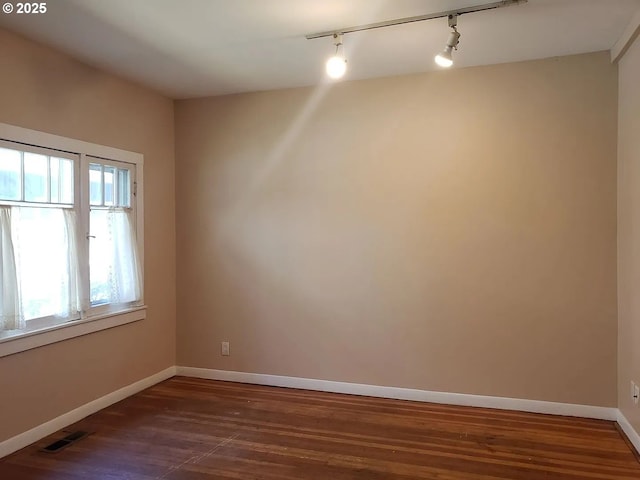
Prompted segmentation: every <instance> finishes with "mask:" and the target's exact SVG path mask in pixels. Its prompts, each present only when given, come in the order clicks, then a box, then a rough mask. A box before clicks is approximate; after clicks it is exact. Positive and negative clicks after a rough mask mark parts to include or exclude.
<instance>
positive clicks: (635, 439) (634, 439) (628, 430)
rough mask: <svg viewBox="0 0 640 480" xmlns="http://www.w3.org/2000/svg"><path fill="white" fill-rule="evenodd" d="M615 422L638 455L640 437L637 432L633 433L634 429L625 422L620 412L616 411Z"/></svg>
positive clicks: (639, 452)
mask: <svg viewBox="0 0 640 480" xmlns="http://www.w3.org/2000/svg"><path fill="white" fill-rule="evenodd" d="M616 420H617V422H618V425H620V428H622V431H623V432H624V433H625V435H626V436H627V438H628V439H629V441H630V442H631V443H632V444H633V446H634V447H635V448H636V452H638V454H640V435H639V434H638V432H636V431H635V429H634V428H633V427H632V426H631V423H629V420H627V418H626V417H625V416H624V415H623V414H622V412H621V411H620V410H618V418H617V419H616Z"/></svg>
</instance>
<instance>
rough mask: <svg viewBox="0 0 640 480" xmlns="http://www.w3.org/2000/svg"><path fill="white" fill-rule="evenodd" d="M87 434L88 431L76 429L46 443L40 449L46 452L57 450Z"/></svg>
mask: <svg viewBox="0 0 640 480" xmlns="http://www.w3.org/2000/svg"><path fill="white" fill-rule="evenodd" d="M87 435H89V432H83V431H81V430H78V431H77V432H73V433H70V434H69V435H67V436H66V437H64V438H61V439H60V440H56V441H55V442H53V443H51V444H49V445H47V446H46V447H44V448H43V449H42V450H41V451H43V452H47V453H56V452H59V451H60V450H62V449H63V448H66V447H68V446H69V445H71V444H72V443H75V442H77V441H78V440H80V439H82V438H84V437H86V436H87Z"/></svg>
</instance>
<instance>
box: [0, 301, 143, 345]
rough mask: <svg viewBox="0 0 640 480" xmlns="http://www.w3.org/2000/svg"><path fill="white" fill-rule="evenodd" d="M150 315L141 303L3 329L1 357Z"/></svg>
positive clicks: (1, 333)
mask: <svg viewBox="0 0 640 480" xmlns="http://www.w3.org/2000/svg"><path fill="white" fill-rule="evenodd" d="M146 316H147V307H146V306H139V307H133V308H129V309H127V310H124V311H119V312H111V313H105V314H103V315H97V316H94V317H91V318H87V319H84V320H74V321H71V322H66V323H62V324H58V325H55V326H52V327H48V328H42V329H39V330H33V331H29V332H20V331H15V330H14V331H11V330H8V331H5V332H0V357H6V356H7V355H13V354H14V353H20V352H24V351H26V350H31V349H32V348H38V347H42V346H44V345H49V344H51V343H56V342H62V341H64V340H69V339H71V338H75V337H80V336H82V335H88V334H90V333H95V332H99V331H100V330H106V329H108V328H113V327H118V326H120V325H126V324H127V323H132V322H137V321H138V320H143V319H144V318H146Z"/></svg>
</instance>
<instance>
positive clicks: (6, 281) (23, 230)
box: [0, 206, 80, 330]
mask: <svg viewBox="0 0 640 480" xmlns="http://www.w3.org/2000/svg"><path fill="white" fill-rule="evenodd" d="M0 212H1V213H0V224H1V227H2V247H1V248H2V299H1V302H2V311H3V312H2V313H3V326H2V328H3V329H5V330H9V329H19V328H24V327H25V321H28V320H33V319H38V318H47V317H57V318H62V319H67V318H69V319H71V318H73V317H75V316H77V315H78V312H79V310H80V309H79V303H78V302H79V298H80V297H79V292H78V287H79V285H78V252H77V249H76V245H77V242H76V227H75V213H74V212H73V211H70V210H69V209H63V208H44V207H17V206H12V207H7V206H4V207H0Z"/></svg>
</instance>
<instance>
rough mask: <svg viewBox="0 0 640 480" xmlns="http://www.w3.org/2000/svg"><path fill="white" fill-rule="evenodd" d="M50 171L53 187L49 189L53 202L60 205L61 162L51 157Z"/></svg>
mask: <svg viewBox="0 0 640 480" xmlns="http://www.w3.org/2000/svg"><path fill="white" fill-rule="evenodd" d="M49 169H50V175H51V178H50V182H51V186H50V187H49V191H50V192H51V193H50V197H51V202H52V203H60V160H59V159H57V158H53V157H51V159H50V160H49Z"/></svg>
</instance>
